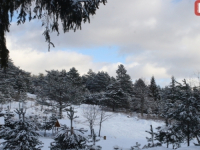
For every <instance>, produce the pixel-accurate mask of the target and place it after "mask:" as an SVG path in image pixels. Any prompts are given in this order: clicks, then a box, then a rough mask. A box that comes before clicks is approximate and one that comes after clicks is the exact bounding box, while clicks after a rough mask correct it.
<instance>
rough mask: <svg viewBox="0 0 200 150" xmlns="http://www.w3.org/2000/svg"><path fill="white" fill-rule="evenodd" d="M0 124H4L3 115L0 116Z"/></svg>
mask: <svg viewBox="0 0 200 150" xmlns="http://www.w3.org/2000/svg"><path fill="white" fill-rule="evenodd" d="M0 125H4V117H0Z"/></svg>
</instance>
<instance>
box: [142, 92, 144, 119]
mask: <svg viewBox="0 0 200 150" xmlns="http://www.w3.org/2000/svg"><path fill="white" fill-rule="evenodd" d="M143 111H144V97H143V96H142V98H141V116H142V117H143Z"/></svg>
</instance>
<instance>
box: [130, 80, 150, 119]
mask: <svg viewBox="0 0 200 150" xmlns="http://www.w3.org/2000/svg"><path fill="white" fill-rule="evenodd" d="M134 95H135V97H134V99H133V109H134V110H136V111H139V112H140V113H141V115H142V116H143V113H144V111H147V106H148V107H150V108H151V106H150V103H149V102H148V101H147V97H148V88H147V85H146V84H145V83H144V81H143V80H142V79H138V80H136V81H135V84H134Z"/></svg>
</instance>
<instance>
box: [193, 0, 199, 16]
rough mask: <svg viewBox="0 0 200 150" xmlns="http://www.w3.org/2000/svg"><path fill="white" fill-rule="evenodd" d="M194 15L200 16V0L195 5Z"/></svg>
mask: <svg viewBox="0 0 200 150" xmlns="http://www.w3.org/2000/svg"><path fill="white" fill-rule="evenodd" d="M194 13H195V15H197V16H200V0H196V2H195V4H194Z"/></svg>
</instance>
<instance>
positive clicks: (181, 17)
mask: <svg viewBox="0 0 200 150" xmlns="http://www.w3.org/2000/svg"><path fill="white" fill-rule="evenodd" d="M107 1H108V3H107V4H106V5H105V6H104V5H101V6H100V8H99V10H97V13H96V15H94V16H91V22H90V24H89V23H85V24H83V25H82V30H77V31H76V32H73V31H70V32H68V33H66V34H63V33H61V34H60V35H59V36H57V35H56V34H51V38H52V41H53V43H54V44H55V46H56V47H55V48H51V51H50V52H48V45H47V43H46V42H45V38H44V36H43V35H42V33H43V31H44V28H42V27H41V22H40V21H37V20H35V21H31V22H28V21H27V22H26V23H25V24H24V25H19V26H17V24H16V23H15V22H13V23H12V25H11V28H10V32H9V33H8V34H7V46H8V48H9V50H10V57H11V59H12V60H13V61H14V63H15V65H17V66H20V68H21V69H24V70H26V71H29V72H31V73H32V74H38V73H40V72H41V73H44V72H45V70H51V69H58V70H61V69H66V70H67V71H68V70H69V69H70V68H71V67H75V68H76V69H78V71H79V73H80V74H85V73H87V72H88V70H89V69H92V70H93V71H95V72H98V71H101V70H103V71H107V72H108V73H109V74H110V75H111V76H116V73H115V72H116V69H117V67H118V65H119V64H121V63H122V64H124V66H125V68H126V69H127V72H128V74H129V75H130V76H131V78H132V79H133V81H134V80H136V79H138V78H145V79H146V80H147V81H148V80H149V78H150V77H151V76H152V75H154V76H155V79H156V81H157V83H158V84H161V85H166V84H168V83H169V82H170V78H171V76H172V75H174V76H175V77H176V78H177V79H183V78H190V77H191V76H192V75H193V74H194V73H195V72H198V71H200V17H198V16H195V14H194V2H195V0H107Z"/></svg>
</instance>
